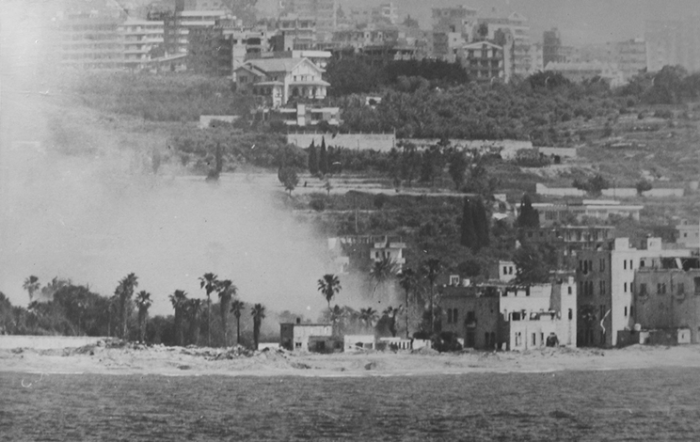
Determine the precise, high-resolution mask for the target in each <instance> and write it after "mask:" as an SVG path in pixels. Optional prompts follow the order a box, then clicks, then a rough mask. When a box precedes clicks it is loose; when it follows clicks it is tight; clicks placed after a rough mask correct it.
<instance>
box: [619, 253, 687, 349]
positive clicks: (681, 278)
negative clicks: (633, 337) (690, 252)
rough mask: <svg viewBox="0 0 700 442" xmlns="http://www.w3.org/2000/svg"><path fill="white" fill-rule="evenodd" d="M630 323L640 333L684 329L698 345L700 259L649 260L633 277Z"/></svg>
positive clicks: (664, 258)
mask: <svg viewBox="0 0 700 442" xmlns="http://www.w3.org/2000/svg"><path fill="white" fill-rule="evenodd" d="M633 287H634V300H633V304H632V307H631V309H633V311H634V313H635V315H634V323H635V324H639V327H638V328H639V329H640V331H641V330H659V329H660V330H665V331H675V330H679V329H681V330H683V329H684V330H688V331H689V332H690V342H691V343H693V344H698V343H700V259H699V258H698V257H697V256H695V257H661V258H659V257H651V258H647V259H644V260H642V261H641V262H640V267H639V269H638V270H637V271H636V273H635V277H634V285H633Z"/></svg>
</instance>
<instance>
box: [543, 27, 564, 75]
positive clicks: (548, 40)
mask: <svg viewBox="0 0 700 442" xmlns="http://www.w3.org/2000/svg"><path fill="white" fill-rule="evenodd" d="M561 48H562V45H561V34H560V33H559V30H558V29H557V28H552V29H551V30H549V31H544V34H543V38H542V64H543V66H544V67H547V64H549V63H550V62H552V61H554V62H561V61H564V57H563V56H562V54H561Z"/></svg>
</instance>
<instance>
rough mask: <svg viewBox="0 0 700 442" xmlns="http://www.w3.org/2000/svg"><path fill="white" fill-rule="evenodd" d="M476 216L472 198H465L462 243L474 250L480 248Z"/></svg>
mask: <svg viewBox="0 0 700 442" xmlns="http://www.w3.org/2000/svg"><path fill="white" fill-rule="evenodd" d="M474 216H475V215H474V208H473V205H472V202H471V200H470V199H469V198H464V206H463V208H462V223H461V235H460V244H462V245H463V246H464V247H469V248H470V249H472V250H476V249H478V241H477V237H476V227H475V225H474V224H475V223H474Z"/></svg>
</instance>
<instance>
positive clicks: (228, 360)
mask: <svg viewBox="0 0 700 442" xmlns="http://www.w3.org/2000/svg"><path fill="white" fill-rule="evenodd" d="M77 350H80V349H63V350H34V349H13V350H0V373H26V374H28V375H50V374H63V375H85V374H95V375H117V376H119V375H127V376H129V375H141V376H147V375H156V376H168V377H182V376H197V377H199V376H228V377H319V378H342V377H347V378H350V377H353V378H362V377H368V376H370V377H417V376H445V375H461V374H472V373H476V374H484V373H493V374H554V375H556V373H557V372H565V371H617V370H638V369H654V368H691V367H692V368H697V367H698V366H700V346H697V345H686V346H676V347H643V346H633V347H628V348H624V349H615V350H601V349H589V348H586V349H568V348H556V349H554V348H543V349H539V350H531V351H527V352H522V353H519V352H489V353H486V352H476V351H474V352H472V351H468V352H460V353H442V354H438V353H431V354H425V353H416V352H414V353H408V352H399V353H392V352H362V353H334V354H325V355H319V354H293V353H289V352H286V351H279V350H271V351H262V352H255V353H252V354H246V355H235V356H230V353H226V352H225V351H224V350H223V349H191V348H181V347H170V348H162V347H161V348H157V347H145V348H138V349H131V348H104V347H95V348H92V349H88V350H81V351H83V352H84V353H78V352H77ZM221 355H225V357H221Z"/></svg>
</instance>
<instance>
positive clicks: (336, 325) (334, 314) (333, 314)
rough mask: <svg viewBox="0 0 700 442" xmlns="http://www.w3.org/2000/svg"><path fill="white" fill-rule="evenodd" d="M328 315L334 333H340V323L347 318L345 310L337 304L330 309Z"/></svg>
mask: <svg viewBox="0 0 700 442" xmlns="http://www.w3.org/2000/svg"><path fill="white" fill-rule="evenodd" d="M328 317H329V319H330V320H331V324H333V327H332V328H333V334H334V335H338V334H340V325H341V322H342V320H343V319H344V318H345V311H344V310H343V309H342V308H340V306H338V304H336V305H335V306H334V307H333V308H332V309H330V310H329V311H328Z"/></svg>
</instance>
